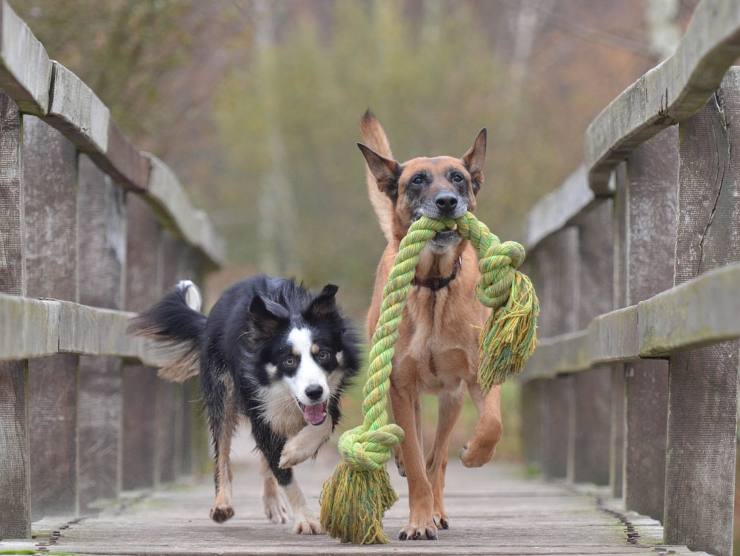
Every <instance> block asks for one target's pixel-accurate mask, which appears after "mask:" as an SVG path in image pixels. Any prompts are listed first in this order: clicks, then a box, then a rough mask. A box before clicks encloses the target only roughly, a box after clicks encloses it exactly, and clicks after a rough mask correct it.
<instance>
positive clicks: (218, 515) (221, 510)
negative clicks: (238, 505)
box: [211, 506, 234, 523]
mask: <svg viewBox="0 0 740 556" xmlns="http://www.w3.org/2000/svg"><path fill="white" fill-rule="evenodd" d="M232 517H234V508H232V507H231V506H214V507H213V508H211V519H212V520H213V521H215V522H216V523H223V522H224V521H228V520H229V519H231V518H232Z"/></svg>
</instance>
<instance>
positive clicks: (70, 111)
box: [45, 61, 110, 153]
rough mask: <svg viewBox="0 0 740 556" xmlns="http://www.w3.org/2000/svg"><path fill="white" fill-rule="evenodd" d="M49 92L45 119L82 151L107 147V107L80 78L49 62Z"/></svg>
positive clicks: (99, 150)
mask: <svg viewBox="0 0 740 556" xmlns="http://www.w3.org/2000/svg"><path fill="white" fill-rule="evenodd" d="M52 71H53V88H54V90H53V92H52V96H51V98H52V101H51V106H50V107H49V113H48V114H47V116H46V118H45V120H46V121H47V122H48V123H50V124H51V125H53V126H54V127H56V128H58V129H59V130H61V131H62V132H63V133H64V134H65V135H66V136H67V137H68V138H69V140H70V141H72V142H73V143H74V144H75V145H77V146H78V147H79V148H80V150H81V151H83V152H100V153H105V152H106V151H107V150H108V124H109V122H110V110H109V109H108V107H107V106H106V105H105V104H103V102H102V101H101V100H100V99H99V98H98V96H97V95H96V94H95V92H94V91H93V90H92V89H90V87H88V86H87V85H86V84H85V82H84V81H82V79H80V78H79V77H77V76H76V75H75V74H74V73H73V72H72V71H70V70H69V69H67V68H66V67H64V66H63V65H62V64H60V63H59V62H56V61H53V62H52Z"/></svg>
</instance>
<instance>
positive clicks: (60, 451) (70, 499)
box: [23, 116, 79, 520]
mask: <svg viewBox="0 0 740 556" xmlns="http://www.w3.org/2000/svg"><path fill="white" fill-rule="evenodd" d="M23 135H24V138H23V161H24V163H23V182H24V183H23V185H24V193H25V201H24V207H25V217H24V224H25V244H26V275H27V284H26V294H27V295H28V296H29V297H53V298H56V299H65V300H70V301H77V298H78V293H77V150H76V148H75V146H74V145H73V144H72V143H71V142H70V141H69V140H68V139H67V138H66V137H64V136H63V135H62V134H61V133H59V132H58V131H57V130H56V129H54V128H53V127H51V126H49V125H48V124H47V123H45V122H44V121H42V120H40V119H38V118H35V117H34V116H24V117H23ZM49 207H52V210H49ZM78 365H79V359H78V357H77V356H76V355H73V354H59V355H52V356H50V357H43V358H36V359H30V360H29V361H28V370H29V400H30V402H29V411H30V415H31V420H30V427H29V437H30V440H31V509H32V518H33V520H37V519H40V518H42V517H44V516H47V515H65V516H74V515H76V514H77V512H78V498H77V457H78V455H77V383H78V381H77V379H78V376H77V375H78Z"/></svg>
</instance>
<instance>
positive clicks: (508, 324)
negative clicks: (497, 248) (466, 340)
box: [478, 271, 540, 392]
mask: <svg viewBox="0 0 740 556" xmlns="http://www.w3.org/2000/svg"><path fill="white" fill-rule="evenodd" d="M539 313H540V303H539V300H538V299H537V294H536V293H535V291H534V286H533V285H532V281H531V280H530V279H529V277H527V275H526V274H523V273H521V272H519V271H516V273H515V275H514V280H513V282H512V284H511V294H510V295H509V299H508V301H507V302H506V304H505V305H504V306H503V307H501V308H499V309H498V310H495V311H494V312H493V313H491V316H490V317H488V320H487V321H486V324H485V326H484V327H483V330H482V331H481V341H480V366H479V368H478V384H480V386H481V388H482V390H483V391H484V392H487V391H488V390H490V388H491V386H493V385H494V384H502V383H503V382H504V381H505V380H506V379H507V378H508V377H509V376H512V375H514V374H517V373H519V372H520V371H521V370H522V368H524V365H525V363H526V362H527V359H529V356H530V355H532V353H533V352H534V349H535V347H536V346H537V318H538V317H539Z"/></svg>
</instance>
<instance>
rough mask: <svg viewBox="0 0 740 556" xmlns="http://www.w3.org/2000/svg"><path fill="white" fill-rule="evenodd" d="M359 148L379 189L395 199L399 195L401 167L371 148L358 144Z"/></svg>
mask: <svg viewBox="0 0 740 556" xmlns="http://www.w3.org/2000/svg"><path fill="white" fill-rule="evenodd" d="M357 146H358V147H359V148H360V152H362V156H364V157H365V161H366V162H367V167H368V168H369V169H370V173H371V174H372V175H373V176H374V177H375V181H376V182H378V189H380V190H381V191H382V192H383V193H385V194H386V195H388V196H389V197H390V198H391V199H395V197H396V194H397V193H398V177H399V176H400V175H401V165H400V164H399V163H398V162H396V161H395V160H391V159H390V158H386V157H384V156H381V155H379V154H378V153H376V152H375V151H374V150H372V149H371V148H370V147H368V146H366V145H363V144H362V143H357Z"/></svg>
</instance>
